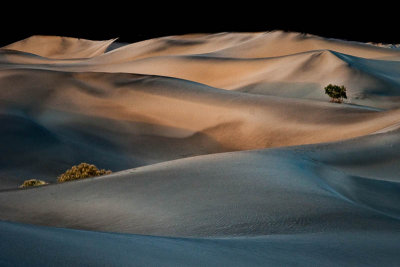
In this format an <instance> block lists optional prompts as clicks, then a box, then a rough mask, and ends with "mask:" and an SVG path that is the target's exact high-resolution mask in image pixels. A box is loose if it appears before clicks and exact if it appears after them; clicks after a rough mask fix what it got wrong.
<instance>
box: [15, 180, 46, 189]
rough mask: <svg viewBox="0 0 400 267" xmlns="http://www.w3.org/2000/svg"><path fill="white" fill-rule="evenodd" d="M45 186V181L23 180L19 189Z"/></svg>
mask: <svg viewBox="0 0 400 267" xmlns="http://www.w3.org/2000/svg"><path fill="white" fill-rule="evenodd" d="M45 184H47V183H46V182H45V181H42V180H38V179H30V180H25V181H24V182H23V184H22V185H20V186H19V187H20V188H26V187H31V186H40V185H45Z"/></svg>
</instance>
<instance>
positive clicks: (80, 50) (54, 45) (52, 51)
mask: <svg viewBox="0 0 400 267" xmlns="http://www.w3.org/2000/svg"><path fill="white" fill-rule="evenodd" d="M115 40H116V39H113V40H108V41H91V40H85V39H77V38H70V37H59V36H40V35H35V36H32V37H29V38H26V39H24V40H22V41H18V42H15V43H12V44H10V45H7V46H5V47H3V49H9V50H15V51H22V52H27V53H31V54H35V55H39V56H42V57H47V58H55V59H72V58H90V57H95V56H99V55H101V54H103V53H104V52H105V51H106V49H107V47H108V46H110V45H111V43H113V42H114V41H115Z"/></svg>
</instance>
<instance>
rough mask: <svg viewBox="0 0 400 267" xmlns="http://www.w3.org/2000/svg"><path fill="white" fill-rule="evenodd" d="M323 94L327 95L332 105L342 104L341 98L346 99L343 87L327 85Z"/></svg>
mask: <svg viewBox="0 0 400 267" xmlns="http://www.w3.org/2000/svg"><path fill="white" fill-rule="evenodd" d="M325 94H327V95H328V96H329V97H330V98H331V102H334V103H342V102H343V98H346V99H347V95H346V87H344V85H342V86H339V85H333V84H329V85H328V86H326V87H325Z"/></svg>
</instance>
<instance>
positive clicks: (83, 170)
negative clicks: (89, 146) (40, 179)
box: [57, 163, 111, 183]
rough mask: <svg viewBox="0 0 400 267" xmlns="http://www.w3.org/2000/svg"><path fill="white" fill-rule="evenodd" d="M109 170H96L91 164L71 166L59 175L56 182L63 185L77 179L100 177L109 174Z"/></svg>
mask: <svg viewBox="0 0 400 267" xmlns="http://www.w3.org/2000/svg"><path fill="white" fill-rule="evenodd" d="M110 173H111V171H110V170H104V169H101V170H99V169H97V167H96V166H95V165H93V164H88V163H81V164H79V165H76V166H72V168H71V169H69V170H67V171H66V172H65V173H63V174H61V175H60V176H59V177H58V179H57V181H58V182H59V183H63V182H66V181H72V180H77V179H84V178H89V177H95V176H101V175H105V174H110Z"/></svg>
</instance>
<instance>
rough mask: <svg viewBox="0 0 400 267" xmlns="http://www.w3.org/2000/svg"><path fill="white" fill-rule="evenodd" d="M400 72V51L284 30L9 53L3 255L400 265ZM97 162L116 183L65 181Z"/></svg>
mask: <svg viewBox="0 0 400 267" xmlns="http://www.w3.org/2000/svg"><path fill="white" fill-rule="evenodd" d="M399 73H400V50H398V49H394V48H389V47H385V46H377V45H372V44H363V43H356V42H348V41H341V40H333V39H325V38H321V37H317V36H313V35H304V34H297V33H285V32H279V31H277V32H269V33H222V34H213V35H206V34H196V35H184V36H170V37H163V38H157V39H152V40H147V41H143V42H138V43H134V44H119V43H117V42H116V41H115V40H109V41H89V40H82V39H75V38H64V37H51V36H33V37H30V38H27V39H25V40H23V41H20V42H16V43H13V44H11V45H9V46H6V47H4V48H1V49H0V85H1V89H0V123H1V125H3V127H1V128H0V140H1V148H0V149H1V151H0V152H1V153H0V189H2V191H1V192H0V220H3V221H8V222H0V225H1V227H0V234H1V236H2V237H3V236H4V238H2V239H1V240H0V246H1V247H2V249H0V251H1V252H0V256H1V257H0V261H1V262H4V263H5V264H9V265H19V264H22V265H23V264H24V263H26V262H25V260H26V258H25V257H22V258H17V259H16V258H15V257H14V256H13V255H16V254H15V253H17V252H18V253H22V251H25V250H26V251H29V253H31V254H32V255H34V253H41V254H43V255H44V256H43V257H40V258H38V259H35V260H34V262H35V264H37V265H57V264H59V263H60V262H62V261H63V260H64V259H65V257H66V255H67V254H65V252H64V249H66V250H68V251H72V252H71V253H73V254H74V255H77V256H76V257H75V258H74V259H70V260H69V261H66V263H63V264H64V265H75V264H82V265H84V264H89V265H91V264H92V265H97V264H106V265H115V266H121V265H127V264H129V263H131V262H132V260H134V262H135V264H138V265H149V264H150V265H176V264H183V265H195V264H197V265H202V264H203V265H210V264H211V265H216V266H220V265H232V264H234V263H235V264H236V265H296V264H300V265H306V266H307V265H308V266H309V265H336V266H337V265H357V264H360V265H363V264H365V265H375V266H379V265H382V264H383V265H393V264H394V263H396V262H399V258H398V255H397V254H398V253H396V251H397V250H398V249H399V247H398V244H397V243H398V242H396V241H395V240H396V238H398V233H399V232H400V221H399V220H400V209H399V207H400V197H399V196H400V187H399V182H400V180H399V175H398V174H399V173H400V152H399V151H400V149H399V148H400V130H399V128H400V109H399V100H400V98H399V97H400V74H399ZM328 83H335V84H344V85H345V86H346V87H347V88H348V97H349V99H348V100H347V101H346V103H344V104H335V103H330V102H329V98H328V97H327V96H326V95H325V94H324V91H323V87H324V86H325V85H327V84H328ZM80 162H90V163H94V164H96V165H97V166H99V167H101V168H106V169H111V170H113V171H114V173H113V174H111V175H107V176H103V177H98V178H90V179H85V180H81V181H75V182H68V183H63V184H56V183H55V182H56V178H57V175H59V174H61V173H62V172H64V171H65V170H66V169H67V168H69V167H70V166H72V165H74V164H77V163H80ZM31 178H38V179H42V180H45V181H46V182H50V185H47V186H43V187H38V188H32V189H26V190H19V189H17V187H18V185H20V184H21V183H22V181H24V180H26V179H31ZM14 222H18V223H14ZM21 223H26V225H25V224H21ZM31 224H36V225H41V227H39V226H33V225H31ZM53 227H58V228H53ZM59 227H62V228H59ZM64 228H70V229H64ZM71 228H73V229H71ZM82 230H92V231H82ZM104 231H106V232H113V233H102V232H104ZM116 232H118V233H120V234H116ZM122 233H123V234H122ZM161 236H163V237H161ZM60 240H63V241H62V242H61V241H60ZM372 240H373V241H372ZM42 243H46V244H47V245H46V247H42V248H40V249H43V251H39V250H40V249H39V248H37V247H39V244H42ZM61 243H62V245H61ZM9 244H11V245H9ZM57 247H59V248H57ZM83 247H85V248H86V249H87V253H86V254H85V255H84V254H81V253H78V251H80V250H81V249H83ZM300 248H301V249H300ZM38 249H39V250H38ZM350 249H351V251H352V253H349V252H348V251H349V250H350ZM121 251H133V252H132V253H125V254H123V255H122V254H121V253H122V252H121ZM99 254H101V255H104V254H106V255H107V256H104V257H100V258H97V257H96V258H94V256H93V255H99ZM200 255H202V256H200Z"/></svg>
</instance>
